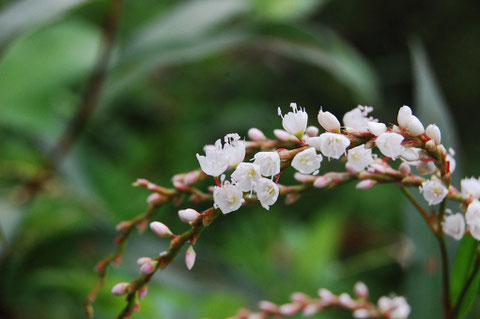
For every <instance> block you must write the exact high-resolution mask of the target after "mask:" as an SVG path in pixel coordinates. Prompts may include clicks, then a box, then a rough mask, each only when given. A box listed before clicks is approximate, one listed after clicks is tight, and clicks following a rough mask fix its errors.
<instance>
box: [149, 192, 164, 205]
mask: <svg viewBox="0 0 480 319" xmlns="http://www.w3.org/2000/svg"><path fill="white" fill-rule="evenodd" d="M161 200H162V195H160V194H159V193H152V194H150V195H149V196H148V197H147V203H148V204H158V203H160V202H161Z"/></svg>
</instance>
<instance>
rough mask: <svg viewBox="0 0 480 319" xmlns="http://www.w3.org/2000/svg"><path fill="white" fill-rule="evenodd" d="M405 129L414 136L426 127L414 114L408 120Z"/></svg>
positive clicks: (422, 131) (421, 132)
mask: <svg viewBox="0 0 480 319" xmlns="http://www.w3.org/2000/svg"><path fill="white" fill-rule="evenodd" d="M405 129H406V130H407V132H408V133H409V134H410V135H412V136H418V135H420V134H423V133H424V132H425V128H424V127H423V124H422V122H421V121H420V120H419V119H418V117H416V116H415V115H412V116H411V117H410V121H408V124H407V126H406V127H405Z"/></svg>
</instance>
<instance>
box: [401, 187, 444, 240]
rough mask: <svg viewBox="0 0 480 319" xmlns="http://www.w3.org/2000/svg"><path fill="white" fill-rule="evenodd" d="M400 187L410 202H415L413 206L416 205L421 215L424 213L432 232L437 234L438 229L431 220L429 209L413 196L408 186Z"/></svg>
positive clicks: (423, 215)
mask: <svg viewBox="0 0 480 319" xmlns="http://www.w3.org/2000/svg"><path fill="white" fill-rule="evenodd" d="M400 189H401V190H402V192H403V193H404V194H405V196H407V198H408V199H409V200H410V202H411V203H412V204H413V206H415V208H416V209H417V210H418V211H419V213H420V215H422V217H423V219H425V221H426V222H427V224H428V227H430V229H431V230H432V232H433V233H434V234H436V233H437V230H436V228H435V226H434V225H433V223H432V220H431V218H430V216H429V215H428V213H427V211H426V210H425V208H423V207H422V205H420V203H419V202H418V201H417V200H416V199H415V197H413V195H412V193H410V191H409V190H408V189H407V188H406V187H401V188H400Z"/></svg>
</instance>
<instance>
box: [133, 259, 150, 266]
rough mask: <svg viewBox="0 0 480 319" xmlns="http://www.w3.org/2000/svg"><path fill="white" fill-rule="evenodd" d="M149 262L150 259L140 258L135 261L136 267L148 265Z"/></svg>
mask: <svg viewBox="0 0 480 319" xmlns="http://www.w3.org/2000/svg"><path fill="white" fill-rule="evenodd" d="M149 261H152V258H150V257H142V258H138V259H137V265H139V266H142V265H143V264H145V263H148V262H149Z"/></svg>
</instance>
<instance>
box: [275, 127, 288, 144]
mask: <svg viewBox="0 0 480 319" xmlns="http://www.w3.org/2000/svg"><path fill="white" fill-rule="evenodd" d="M273 135H275V137H276V138H278V139H279V140H280V141H282V142H287V141H288V140H289V139H290V133H288V132H287V131H284V130H280V129H275V130H273Z"/></svg>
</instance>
